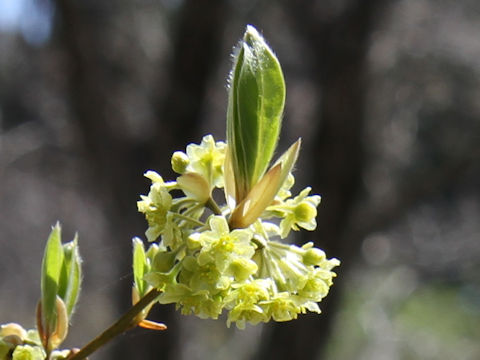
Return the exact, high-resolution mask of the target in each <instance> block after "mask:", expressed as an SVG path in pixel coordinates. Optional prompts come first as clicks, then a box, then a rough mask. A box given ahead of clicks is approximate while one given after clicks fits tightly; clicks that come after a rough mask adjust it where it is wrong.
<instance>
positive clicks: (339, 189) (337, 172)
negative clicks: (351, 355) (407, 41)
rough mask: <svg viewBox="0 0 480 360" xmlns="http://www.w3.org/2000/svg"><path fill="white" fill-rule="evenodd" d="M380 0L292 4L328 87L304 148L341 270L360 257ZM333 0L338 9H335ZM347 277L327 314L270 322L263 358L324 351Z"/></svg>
mask: <svg viewBox="0 0 480 360" xmlns="http://www.w3.org/2000/svg"><path fill="white" fill-rule="evenodd" d="M379 3H380V2H379V1H377V0H368V1H361V0H356V1H353V0H352V1H347V2H343V3H342V4H343V5H341V4H339V5H333V2H326V3H323V2H319V1H317V2H315V1H312V2H311V1H296V2H295V4H291V6H290V7H289V13H290V14H291V17H292V23H293V24H294V26H295V27H296V28H297V29H298V32H299V33H300V36H301V37H302V38H303V39H304V41H305V42H307V44H308V46H309V47H310V48H312V49H313V56H314V64H315V68H314V69H312V70H311V72H312V75H313V76H314V78H315V81H316V83H317V86H318V87H319V89H320V93H321V95H322V101H321V107H319V110H318V113H316V114H314V115H313V118H312V122H319V124H318V127H317V133H316V136H314V139H315V143H314V144H313V145H312V147H311V148H308V149H304V150H305V152H308V156H309V159H310V160H309V161H310V162H311V166H310V167H308V168H311V169H316V170H315V171H312V173H311V174H309V176H310V177H311V180H310V182H309V184H311V185H312V187H313V188H314V189H315V191H316V192H318V193H320V194H321V195H322V198H323V200H322V204H321V206H320V207H319V214H318V218H317V220H318V223H319V224H318V228H317V230H316V232H315V237H316V238H318V241H316V243H317V245H318V246H319V247H320V248H322V249H324V250H325V251H326V253H327V256H329V257H337V258H339V259H341V261H342V265H341V267H340V268H338V272H339V273H340V275H342V274H343V273H346V271H347V269H348V268H349V266H350V264H352V262H353V260H354V257H355V255H356V254H357V252H358V249H359V243H360V240H361V239H359V238H356V237H354V236H352V233H351V228H350V218H351V212H352V209H353V207H354V205H355V201H356V200H357V195H358V193H359V191H360V190H361V173H362V167H363V146H362V141H361V139H362V135H363V126H364V106H365V95H366V89H367V86H366V81H365V80H366V76H365V75H366V70H367V69H366V54H367V50H368V45H369V41H368V40H369V35H370V32H371V28H372V22H373V18H374V15H376V13H377V12H378V10H379V9H378V5H379ZM287 6H289V5H287ZM342 6H343V9H341V11H339V7H340V8H341V7H342ZM332 8H333V9H336V11H338V13H337V15H333V16H332V13H331V12H330V10H332ZM318 119H319V120H318ZM305 236H309V237H311V235H308V234H305ZM304 240H305V239H304ZM308 240H312V239H311V238H310V239H308ZM341 279H342V277H341V276H340V277H339V278H337V281H336V285H335V286H334V287H333V288H332V291H331V293H330V295H329V296H328V297H327V298H326V299H325V300H324V301H323V302H322V303H321V304H320V306H321V308H322V311H323V313H322V315H320V316H318V315H315V314H313V315H312V314H310V315H302V316H300V317H299V320H297V321H293V322H288V323H277V324H274V325H273V326H271V327H269V328H267V329H266V331H265V335H264V340H263V341H262V342H261V344H262V345H261V348H260V350H259V352H258V355H257V358H258V359H303V360H305V359H316V358H317V356H318V354H319V353H320V352H321V351H322V350H323V347H324V345H325V343H326V341H327V340H328V333H329V330H330V325H331V322H332V315H334V313H335V307H336V305H337V304H338V298H339V295H340V291H341V286H339V285H341V284H339V283H341Z"/></svg>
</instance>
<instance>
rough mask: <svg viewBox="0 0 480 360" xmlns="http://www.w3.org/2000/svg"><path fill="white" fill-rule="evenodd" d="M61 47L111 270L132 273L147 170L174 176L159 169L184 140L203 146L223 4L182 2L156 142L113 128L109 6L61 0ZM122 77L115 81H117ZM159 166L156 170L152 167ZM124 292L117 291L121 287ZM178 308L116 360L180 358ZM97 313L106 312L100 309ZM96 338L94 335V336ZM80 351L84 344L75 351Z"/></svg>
mask: <svg viewBox="0 0 480 360" xmlns="http://www.w3.org/2000/svg"><path fill="white" fill-rule="evenodd" d="M55 4H56V6H57V16H58V22H59V27H58V31H57V38H58V40H59V41H58V43H59V48H60V49H61V51H63V52H64V53H65V58H66V62H67V68H68V69H69V74H68V82H69V89H70V90H69V91H70V94H69V96H70V101H71V107H72V112H73V116H74V120H76V121H77V126H78V129H79V132H80V133H81V135H80V136H81V140H82V145H83V149H84V151H85V156H86V158H87V161H88V162H89V163H90V164H91V167H92V174H91V178H92V184H91V185H92V188H93V191H94V192H95V193H96V194H98V196H99V198H100V199H101V201H102V202H103V204H104V207H105V211H106V212H107V213H108V214H110V219H111V238H110V239H105V241H111V242H113V243H114V244H115V246H117V247H120V250H121V251H120V252H119V255H120V256H118V257H116V258H115V262H112V266H115V267H119V269H122V270H118V271H122V272H125V271H129V269H130V268H131V249H130V247H131V244H130V238H131V237H132V236H133V235H139V234H138V233H137V234H135V231H138V229H145V227H146V224H145V222H144V220H143V218H142V216H140V215H139V214H138V213H137V212H136V208H135V203H136V200H137V199H138V194H140V193H145V192H146V191H148V187H147V186H148V185H147V182H146V181H145V180H144V179H143V177H142V174H143V172H144V171H145V170H146V169H148V168H152V167H153V168H155V169H156V170H158V171H159V172H165V175H166V177H167V176H168V175H170V169H167V168H166V167H164V168H162V167H160V168H159V167H158V166H157V164H155V161H158V164H169V162H170V161H169V156H170V155H171V153H172V152H173V151H174V150H178V149H184V148H185V146H186V145H187V141H191V140H196V141H198V140H199V138H198V129H199V124H200V120H201V118H200V113H201V106H202V103H203V99H204V97H205V89H206V85H207V79H208V77H209V75H210V73H211V71H212V69H214V68H215V66H216V62H217V58H218V56H217V55H218V54H217V52H219V50H220V49H221V48H222V47H221V44H220V41H221V36H222V34H223V28H224V25H225V23H224V21H225V20H224V19H225V18H226V16H225V14H224V12H225V4H224V1H223V0H215V1H211V2H206V3H202V4H201V5H200V4H199V2H197V1H195V0H188V1H185V2H184V4H183V5H182V8H181V9H180V11H179V14H178V22H177V24H176V29H175V32H174V36H175V39H174V46H173V50H174V53H173V55H172V57H171V59H172V63H171V69H170V71H169V74H170V78H169V80H168V83H163V84H160V85H159V86H163V87H165V88H167V89H169V90H168V93H167V94H168V96H167V97H166V98H164V99H162V98H156V99H155V100H156V101H158V103H159V104H160V106H159V107H158V124H157V132H156V136H155V137H154V139H153V140H152V141H151V142H148V143H137V142H126V141H125V139H123V138H121V137H118V134H115V132H114V131H112V129H113V128H114V127H115V124H116V122H117V121H119V119H121V118H122V116H123V114H122V113H121V111H119V110H118V109H117V108H115V106H113V105H112V102H111V101H109V96H111V93H112V91H111V90H112V87H114V86H115V85H114V78H113V75H112V69H115V68H116V66H115V64H114V63H109V62H108V61H107V59H105V57H104V55H103V48H102V44H101V41H100V39H101V34H102V32H103V31H104V30H105V29H104V27H105V26H106V25H105V24H106V23H107V21H106V19H108V18H109V17H111V16H112V14H111V10H112V8H113V7H114V5H113V4H110V3H102V2H96V1H80V2H79V1H71V0H57V1H56V2H55ZM117 76H118V75H117ZM153 164H155V165H154V166H152V165H153ZM119 285H121V288H118V289H116V290H114V291H115V292H116V294H117V295H112V302H113V299H116V300H115V302H116V304H115V306H118V308H119V312H124V311H125V310H126V309H127V308H128V306H129V305H130V303H131V300H130V291H131V290H130V284H128V285H127V286H125V283H121V284H119ZM119 287H120V286H119ZM172 310H173V308H172V307H169V306H162V307H161V309H160V310H159V311H158V313H157V311H154V313H152V319H156V320H158V321H163V322H165V323H167V325H168V326H169V329H168V331H165V332H162V333H153V332H151V333H148V334H146V335H142V336H141V337H135V343H134V344H128V343H127V341H126V340H127V339H126V338H123V339H122V340H121V341H117V342H116V346H115V347H114V348H113V354H112V356H111V358H112V359H150V358H153V357H152V356H154V355H153V354H158V356H159V357H161V358H162V359H173V358H175V357H176V356H175V350H176V346H177V343H178V341H179V340H180V339H179V336H178V333H177V332H178V331H177V329H178V328H177V327H176V326H175V323H174V318H173V311H172ZM94 311H102V309H95V310H94ZM95 335H96V334H91V336H92V337H93V336H95ZM78 345H79V346H80V345H81V344H78Z"/></svg>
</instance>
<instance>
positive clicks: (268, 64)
mask: <svg viewBox="0 0 480 360" xmlns="http://www.w3.org/2000/svg"><path fill="white" fill-rule="evenodd" d="M284 104H285V81H284V79H283V73H282V69H281V67H280V63H279V62H278V60H277V58H276V56H275V55H274V54H273V52H272V50H271V49H270V48H269V46H268V45H267V44H266V42H265V40H264V39H263V37H262V36H261V35H260V34H259V33H258V32H257V30H255V28H254V27H253V26H250V25H249V26H247V29H246V32H245V35H244V38H243V40H242V41H241V43H240V46H239V51H238V54H237V55H236V57H235V61H234V66H233V69H232V72H231V75H230V90H229V101H228V110H227V143H228V151H229V152H230V158H231V163H232V168H233V173H234V179H235V196H236V201H237V203H239V202H240V201H241V200H243V199H244V198H245V197H246V196H247V194H248V193H249V191H250V189H251V188H252V187H253V186H254V185H255V184H256V183H257V182H258V181H259V180H260V178H261V177H262V176H263V174H264V173H265V171H266V170H267V167H268V165H269V163H270V160H271V159H272V156H273V153H274V151H275V148H276V145H277V141H278V137H279V133H280V127H281V119H282V114H283V108H284Z"/></svg>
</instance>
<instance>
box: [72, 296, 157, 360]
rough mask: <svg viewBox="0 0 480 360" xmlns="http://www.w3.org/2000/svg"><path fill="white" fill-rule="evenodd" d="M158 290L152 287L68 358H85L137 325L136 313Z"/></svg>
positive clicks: (142, 308)
mask: <svg viewBox="0 0 480 360" xmlns="http://www.w3.org/2000/svg"><path fill="white" fill-rule="evenodd" d="M159 295H160V290H157V289H152V290H150V291H149V292H148V293H147V294H146V295H145V296H144V297H143V298H141V299H140V301H139V302H137V303H136V304H135V305H134V306H132V307H131V308H130V310H128V311H127V312H126V313H125V314H123V316H122V317H121V318H120V319H118V320H117V321H116V322H115V323H114V324H113V325H111V326H110V327H109V328H108V329H106V330H105V331H104V332H103V333H101V334H100V335H98V336H97V337H96V338H95V339H93V340H92V341H90V342H89V343H88V344H87V345H85V346H84V347H83V348H81V349H80V351H79V352H78V353H76V354H74V355H72V356H71V357H69V358H68V360H81V359H85V358H86V357H87V356H88V355H90V354H92V353H93V352H95V351H97V350H98V349H100V348H101V347H102V346H103V345H105V344H106V343H107V342H109V341H110V340H112V339H113V338H115V337H116V336H118V335H120V334H122V333H124V332H125V331H127V330H130V329H132V328H134V327H135V326H137V325H138V321H137V320H136V318H137V315H138V314H140V313H141V312H142V310H144V309H145V308H146V307H148V306H149V305H150V304H151V303H152V302H153V301H154V300H155V299H156V298H157V297H158V296H159Z"/></svg>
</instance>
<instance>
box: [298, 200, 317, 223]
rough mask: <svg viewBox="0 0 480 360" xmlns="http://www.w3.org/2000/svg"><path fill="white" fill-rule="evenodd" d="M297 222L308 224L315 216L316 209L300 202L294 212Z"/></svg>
mask: <svg viewBox="0 0 480 360" xmlns="http://www.w3.org/2000/svg"><path fill="white" fill-rule="evenodd" d="M294 213H295V218H296V220H297V222H309V221H310V220H311V219H312V218H314V217H315V216H316V215H317V209H316V208H315V207H314V206H312V205H311V204H309V203H306V202H302V203H300V204H298V205H297V207H296V208H295V210H294Z"/></svg>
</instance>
